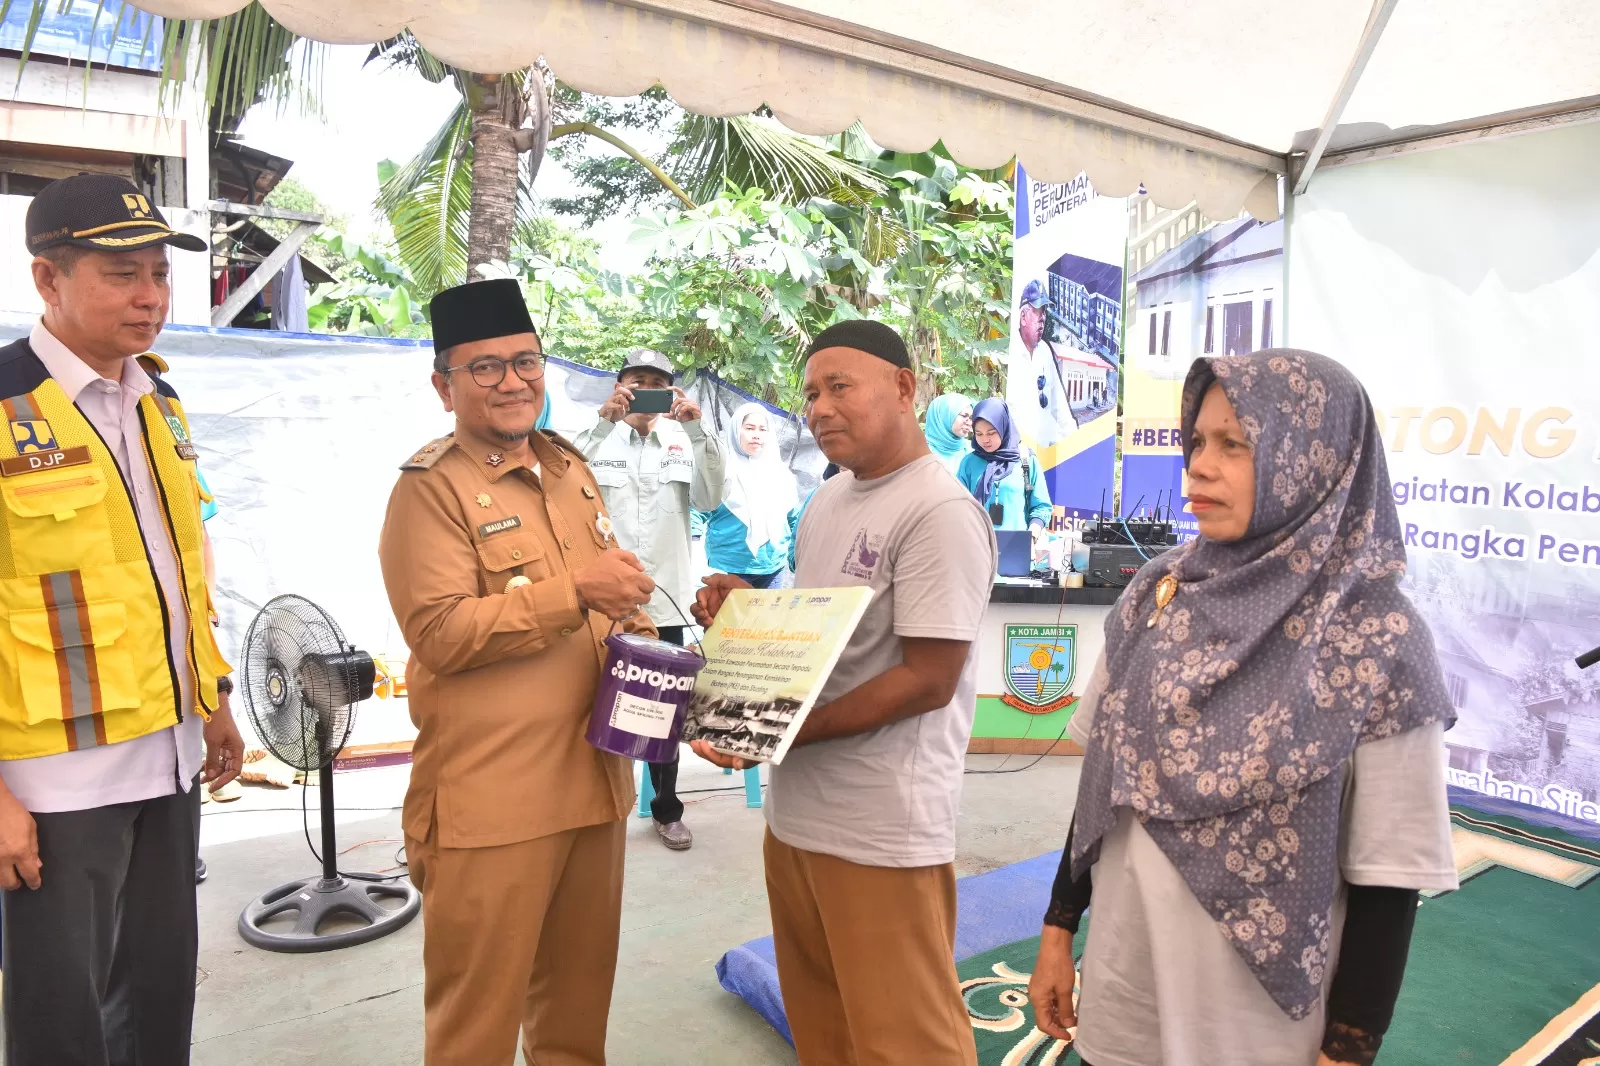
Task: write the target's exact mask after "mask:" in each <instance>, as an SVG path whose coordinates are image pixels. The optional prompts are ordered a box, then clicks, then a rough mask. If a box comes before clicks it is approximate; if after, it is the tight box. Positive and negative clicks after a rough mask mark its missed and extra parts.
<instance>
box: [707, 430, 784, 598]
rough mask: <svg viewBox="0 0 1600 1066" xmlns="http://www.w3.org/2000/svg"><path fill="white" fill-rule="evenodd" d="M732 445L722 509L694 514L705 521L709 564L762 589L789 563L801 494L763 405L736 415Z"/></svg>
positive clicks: (730, 435)
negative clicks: (793, 525) (791, 534)
mask: <svg viewBox="0 0 1600 1066" xmlns="http://www.w3.org/2000/svg"><path fill="white" fill-rule="evenodd" d="M728 444H729V446H730V447H729V449H728V452H727V458H728V472H727V475H726V480H725V482H724V491H723V496H722V506H721V507H718V508H717V509H716V510H715V511H712V512H711V513H710V514H705V513H704V512H696V514H697V515H699V516H701V517H703V518H704V520H705V545H706V562H707V564H709V565H710V566H711V567H712V569H714V570H720V571H722V572H723V573H725V574H733V575H734V576H736V577H742V578H744V579H745V580H746V581H748V582H749V583H750V584H751V585H753V586H755V587H756V588H758V589H764V588H766V587H767V586H768V585H771V584H772V581H773V579H774V578H776V577H777V576H778V575H779V574H780V573H782V572H783V566H784V563H785V562H786V561H787V560H788V557H789V530H790V524H791V521H792V520H793V517H794V512H795V511H796V509H797V508H798V507H799V504H800V499H799V492H798V490H797V489H796V487H795V482H794V474H793V473H791V472H790V470H789V468H788V467H787V466H785V465H784V462H783V458H782V456H780V455H779V454H778V437H777V434H776V433H775V432H773V425H772V415H771V413H770V412H768V411H767V408H766V406H765V405H763V404H759V403H747V404H744V405H743V406H742V407H740V408H739V409H738V410H737V411H735V412H734V413H733V420H732V421H731V422H729V423H728Z"/></svg>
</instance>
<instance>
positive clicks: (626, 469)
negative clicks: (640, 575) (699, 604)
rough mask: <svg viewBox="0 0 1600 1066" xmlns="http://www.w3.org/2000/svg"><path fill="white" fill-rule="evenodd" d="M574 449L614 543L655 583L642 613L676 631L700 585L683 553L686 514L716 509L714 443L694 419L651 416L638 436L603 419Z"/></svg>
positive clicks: (719, 471) (719, 465)
mask: <svg viewBox="0 0 1600 1066" xmlns="http://www.w3.org/2000/svg"><path fill="white" fill-rule="evenodd" d="M573 443H574V444H576V445H577V447H578V450H579V451H580V452H582V453H583V457H584V458H585V459H587V460H588V461H589V469H590V470H592V471H594V479H595V481H597V482H599V484H600V493H601V495H602V496H603V497H604V498H605V504H606V511H607V512H609V513H610V515H611V523H612V528H613V529H614V530H615V532H616V535H617V545H618V546H619V547H621V548H622V549H623V550H624V551H630V552H633V554H635V555H637V556H638V557H639V562H641V563H643V564H644V572H645V573H647V574H649V575H650V577H651V578H652V579H653V580H654V581H655V583H656V591H655V594H654V595H652V596H651V597H650V602H649V603H648V604H646V605H645V612H646V613H647V614H649V615H650V620H651V621H652V622H654V623H655V624H656V625H657V626H681V625H683V624H684V615H687V614H688V613H689V606H690V604H691V603H692V602H693V598H694V594H695V591H696V590H697V589H698V588H699V587H700V581H699V577H700V575H699V574H696V573H695V572H694V564H693V562H692V561H691V553H690V549H689V536H690V533H689V524H690V514H689V512H690V511H691V510H693V511H715V510H716V509H717V507H718V506H720V505H721V503H722V477H723V458H722V449H721V448H719V447H718V445H717V439H716V438H715V437H713V436H711V435H710V434H709V433H707V432H706V430H705V426H703V425H702V424H701V423H700V420H699V419H695V420H694V421H693V422H684V423H681V424H680V423H677V422H673V421H671V420H670V419H668V418H665V417H662V418H658V419H656V424H655V426H654V428H652V429H651V430H650V433H649V434H648V435H647V436H643V437H641V436H639V433H638V431H637V430H635V429H634V428H633V427H632V426H630V425H628V424H627V423H626V422H608V421H607V420H606V419H604V418H602V419H599V420H598V421H597V422H596V424H595V425H594V427H593V428H591V429H586V430H584V431H583V432H582V433H580V434H578V436H577V439H576V440H574V441H573ZM674 603H676V604H677V607H676V608H674V607H673V604H674ZM680 612H681V613H680Z"/></svg>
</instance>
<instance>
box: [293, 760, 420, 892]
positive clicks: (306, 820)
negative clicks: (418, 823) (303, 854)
mask: <svg viewBox="0 0 1600 1066" xmlns="http://www.w3.org/2000/svg"><path fill="white" fill-rule="evenodd" d="M317 773H319V774H331V773H333V767H332V766H324V767H323V768H322V769H320V770H318V771H317ZM310 790H311V775H310V774H308V773H302V774H301V776H300V828H301V829H302V830H304V831H305V834H306V847H308V848H310V849H311V857H312V858H314V859H316V860H317V865H318V866H321V865H322V856H321V855H319V854H317V846H316V845H315V844H313V843H311V814H310V812H309V810H308V809H307V808H306V793H307V792H309V791H310ZM385 809H387V810H394V809H395V808H393V807H389V808H385ZM338 810H339V808H337V807H335V808H334V809H333V810H332V811H329V812H328V817H330V818H331V817H332V816H333V815H334V813H336V812H337V811H338ZM335 869H336V870H337V872H338V874H339V876H340V877H348V878H349V879H350V880H352V881H368V882H372V883H382V882H385V881H398V880H400V879H401V878H403V877H405V876H407V875H406V874H404V873H398V874H367V873H351V872H350V871H348V870H338V868H337V867H335Z"/></svg>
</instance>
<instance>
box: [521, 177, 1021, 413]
mask: <svg viewBox="0 0 1600 1066" xmlns="http://www.w3.org/2000/svg"><path fill="white" fill-rule="evenodd" d="M946 162H947V161H946ZM924 169H926V171H927V173H923V172H921V171H919V170H915V169H914V168H913V169H911V170H910V171H909V172H908V168H906V167H900V168H899V172H898V173H897V174H891V175H886V177H885V179H884V193H883V194H881V195H880V196H878V197H874V198H873V200H872V201H871V202H869V203H867V204H862V203H850V204H840V203H837V202H835V201H832V200H824V199H820V198H812V199H810V200H809V201H808V202H807V203H805V204H804V205H801V206H796V205H793V204H789V203H785V202H783V201H782V200H779V199H776V198H773V197H771V196H769V195H768V194H766V193H765V192H764V191H763V190H761V189H759V188H752V189H740V188H735V187H732V186H730V187H728V188H726V189H724V190H723V192H722V194H721V195H719V196H717V197H716V198H714V199H712V200H709V201H708V202H706V203H704V204H702V205H700V206H699V207H697V208H695V209H693V210H684V209H681V208H666V207H664V208H658V209H656V210H654V211H650V212H647V213H645V214H644V215H642V216H640V217H639V218H638V219H637V220H636V221H635V223H634V230H633V234H632V237H631V240H632V242H633V243H634V244H635V245H637V246H638V247H640V248H642V249H643V250H644V251H645V252H646V254H647V255H648V257H649V262H648V266H647V268H646V269H645V270H644V271H642V272H641V273H640V274H639V275H636V276H633V277H622V276H619V275H617V274H615V273H611V272H607V271H605V270H603V269H601V267H600V266H599V264H598V260H597V257H596V255H595V251H594V249H593V246H592V244H588V245H585V244H584V243H583V242H581V241H573V240H571V239H568V238H563V239H555V240H552V239H548V238H547V239H545V240H544V241H543V242H542V243H539V244H537V245H535V244H534V243H533V242H527V243H525V244H523V245H521V246H520V248H521V250H519V252H518V253H516V254H514V255H513V262H512V263H511V264H509V265H508V267H507V270H508V272H509V273H510V274H512V275H514V276H518V277H520V278H522V280H523V284H524V288H525V290H526V292H527V294H528V305H529V308H530V310H531V311H532V312H533V314H534V320H535V322H536V323H538V324H539V326H540V331H541V333H542V334H543V336H544V339H545V345H546V350H547V351H550V352H552V353H555V354H558V355H561V356H564V357H567V358H570V359H575V360H577V361H579V362H582V363H586V364H588V365H591V366H597V367H604V368H613V367H617V366H620V365H621V361H622V358H623V356H624V355H625V354H626V352H627V351H628V349H630V348H633V347H636V346H640V345H644V346H647V347H652V348H657V349H659V350H661V351H665V352H669V353H671V355H672V356H673V358H674V359H675V360H676V361H677V362H678V363H679V364H680V365H681V366H683V367H685V368H688V369H694V370H701V369H704V370H710V371H714V372H715V373H717V374H718V375H720V376H721V377H723V378H725V379H726V380H728V381H730V382H732V383H734V384H736V385H738V386H740V387H741V388H744V389H746V390H747V391H750V392H752V393H755V394H756V395H759V396H762V397H763V398H765V399H767V400H768V401H770V402H773V403H777V404H779V405H781V406H784V407H787V408H789V409H791V410H792V409H795V408H796V407H798V401H799V393H800V366H799V360H798V354H799V352H801V351H803V350H804V348H805V346H806V345H807V344H808V343H809V342H810V339H811V337H812V336H814V335H815V334H816V333H817V332H818V331H819V330H821V329H822V328H824V327H826V326H828V325H830V324H832V323H833V322H837V321H840V320H843V319H847V318H859V317H862V316H864V315H869V314H870V315H871V316H872V317H875V318H879V319H881V320H883V321H885V322H888V323H890V324H891V325H894V326H896V327H898V328H900V329H901V331H902V332H903V333H904V335H905V336H906V337H907V340H908V342H910V343H911V345H912V347H913V349H914V351H916V352H917V355H918V358H919V373H920V376H921V378H922V381H923V383H924V386H925V390H924V391H925V393H926V395H927V396H931V395H933V393H934V392H936V391H943V390H950V389H959V390H963V391H969V392H975V393H977V394H979V395H988V394H990V393H991V392H994V391H998V390H999V389H1000V387H1001V385H1002V378H1001V373H1000V362H999V356H1000V354H1001V353H1002V351H1003V349H1004V344H1005V322H1006V317H1007V315H1008V313H1009V300H1008V294H1009V291H1010V270H1011V220H1010V203H1011V200H1010V189H1009V187H1007V186H1005V185H1004V184H1002V183H999V182H995V181H992V180H990V179H989V178H988V177H986V176H984V175H980V174H976V173H974V172H971V171H965V170H959V169H958V168H956V167H955V166H954V165H953V164H949V165H947V166H940V165H937V164H930V165H929V166H928V167H926V168H924ZM930 181H931V182H933V183H934V184H933V185H929V184H927V183H928V182H930ZM957 189H960V190H961V191H960V192H954V190H957ZM928 192H931V193H933V194H935V196H936V197H937V198H929V197H927V196H924V195H923V193H928ZM951 193H954V195H949V194H951ZM957 197H959V198H960V200H961V201H962V202H955V201H956V198H957ZM549 232H550V233H552V234H555V235H556V236H558V237H560V236H561V233H562V231H561V230H560V228H559V227H555V226H551V227H550V230H549ZM891 232H892V233H895V234H898V236H897V237H896V238H895V240H894V242H893V243H892V244H890V243H883V242H880V246H879V247H878V248H876V249H875V251H876V252H877V253H878V255H877V257H876V261H874V260H873V259H870V258H869V257H868V256H866V255H865V254H863V252H862V251H861V250H860V248H859V246H858V244H859V240H860V235H861V234H862V233H879V234H882V233H891Z"/></svg>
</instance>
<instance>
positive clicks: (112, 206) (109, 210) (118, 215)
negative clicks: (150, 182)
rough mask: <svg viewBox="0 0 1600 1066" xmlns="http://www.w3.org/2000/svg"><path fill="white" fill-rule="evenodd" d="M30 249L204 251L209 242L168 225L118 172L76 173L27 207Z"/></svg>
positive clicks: (54, 184) (53, 184) (48, 187)
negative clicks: (165, 246)
mask: <svg viewBox="0 0 1600 1066" xmlns="http://www.w3.org/2000/svg"><path fill="white" fill-rule="evenodd" d="M27 233H28V252H29V253H30V254H32V255H38V254H39V253H40V252H42V251H45V250H46V249H48V248H58V247H60V246H62V245H66V244H70V245H74V246H76V247H78V248H89V249H93V250H94V251H98V252H122V251H127V250H129V249H131V248H148V247H150V246H151V245H153V244H170V245H173V246H174V247H177V248H182V249H183V250H184V251H188V252H203V251H205V250H206V249H207V247H208V246H207V244H206V242H205V241H203V240H201V239H200V238H199V237H196V236H194V235H192V234H189V233H183V232H180V231H179V230H175V229H173V228H172V227H171V226H169V225H167V220H166V219H165V218H163V217H162V215H161V212H160V211H159V210H158V209H157V208H156V206H155V205H154V204H152V203H151V202H150V201H149V200H148V199H146V197H145V195H144V193H142V192H140V191H139V187H138V186H137V185H135V184H134V183H133V182H131V181H129V180H128V179H127V178H119V177H117V176H116V175H115V174H77V175H74V176H73V177H70V178H61V179H60V180H58V181H52V182H51V183H50V184H49V185H46V186H45V187H44V188H43V189H40V190H39V194H38V195H37V196H35V197H34V198H33V202H32V203H31V204H29V205H28V221H27Z"/></svg>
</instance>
